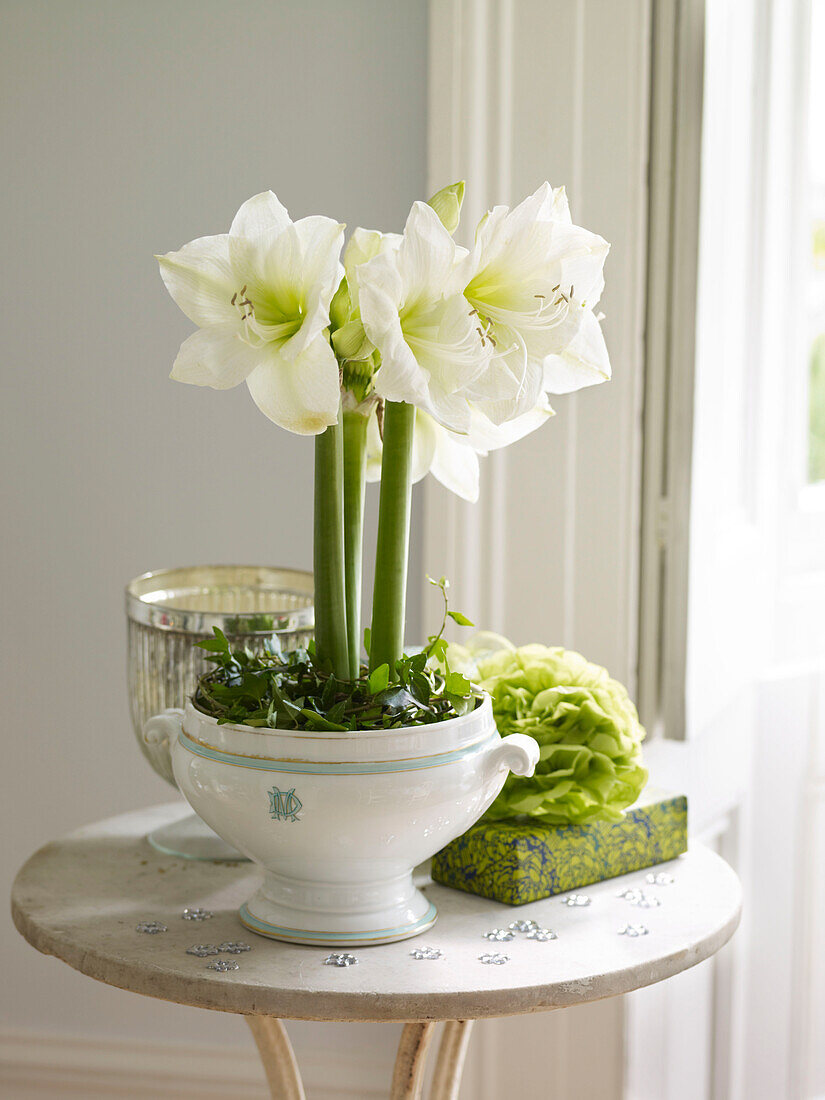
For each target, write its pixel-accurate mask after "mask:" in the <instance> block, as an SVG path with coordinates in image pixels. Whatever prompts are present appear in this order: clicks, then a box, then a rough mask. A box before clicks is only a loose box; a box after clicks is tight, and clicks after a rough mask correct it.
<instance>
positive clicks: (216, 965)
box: [206, 959, 240, 974]
mask: <svg viewBox="0 0 825 1100" xmlns="http://www.w3.org/2000/svg"><path fill="white" fill-rule="evenodd" d="M206 969H207V970H217V971H218V973H219V974H225V973H226V971H227V970H240V967H239V966H238V964H237V963H236V962H235V960H234V959H215V961H214V962H212V963H207V966H206Z"/></svg>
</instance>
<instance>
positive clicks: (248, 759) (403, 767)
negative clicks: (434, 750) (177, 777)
mask: <svg viewBox="0 0 825 1100" xmlns="http://www.w3.org/2000/svg"><path fill="white" fill-rule="evenodd" d="M493 740H498V733H493V734H491V736H490V737H487V738H485V739H484V740H483V741H476V742H475V743H474V744H472V745H467V746H466V747H465V748H463V749H456V751H455V752H443V753H440V754H439V755H437V756H420V757H416V758H414V759H412V760H377V761H369V760H365V761H352V762H348V763H335V764H324V763H320V762H318V763H315V762H311V761H303V760H265V759H262V758H261V757H258V756H239V755H237V754H236V753H233V752H223V751H222V750H221V749H213V748H212V747H211V746H210V745H202V744H201V743H200V741H193V740H192V738H191V737H188V736H187V735H186V734H185V733H184V732H183V730H181V732H180V743H181V745H182V746H183V747H184V748H185V749H188V750H189V752H192V753H195V755H196V756H204V757H206V759H207V760H217V761H219V762H220V763H222V764H233V765H235V767H238V768H253V769H255V770H256V771H264V772H302V773H304V774H307V775H375V774H377V773H379V772H409V771H419V770H421V769H422V768H437V767H439V766H440V765H441V764H451V763H452V762H453V761H454V760H461V759H462V758H463V757H465V756H469V755H470V754H471V753H476V752H479V751H481V749H484V748H487V746H488V745H489V743H490V741H493Z"/></svg>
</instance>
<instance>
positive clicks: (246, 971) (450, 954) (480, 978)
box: [12, 803, 741, 1100]
mask: <svg viewBox="0 0 825 1100" xmlns="http://www.w3.org/2000/svg"><path fill="white" fill-rule="evenodd" d="M186 812H187V808H186V807H185V806H184V805H182V804H180V803H175V804H174V805H170V806H157V807H153V808H151V809H148V810H142V811H139V812H134V813H128V814H123V815H122V816H120V817H114V818H110V819H109V820H108V821H102V822H99V823H97V824H95V825H90V826H87V827H86V828H83V829H79V830H77V831H76V832H74V833H70V834H69V835H68V836H66V837H64V838H63V839H61V840H57V841H54V842H53V843H51V844H47V845H46V846H45V847H44V848H41V849H40V851H39V852H36V853H35V854H34V855H33V856H32V857H31V859H29V861H28V862H27V863H26V864H25V865H24V866H23V868H22V869H21V871H20V873H19V874H18V876H17V879H16V881H15V884H14V888H13V892H12V911H13V915H14V921H15V924H16V926H17V928H18V930H19V931H20V933H21V934H22V935H23V936H24V937H25V938H26V939H27V940H28V941H29V943H31V944H32V946H33V947H36V948H37V950H38V951H42V952H44V953H45V954H48V955H55V956H57V958H59V959H62V960H63V961H64V962H66V963H68V964H69V965H70V966H72V967H74V968H75V969H76V970H79V971H81V973H83V974H88V975H89V976H90V977H93V978H97V979H98V980H99V981H103V982H107V983H108V984H109V985H114V986H118V987H119V988H121V989H128V990H132V991H133V992H135V993H143V994H146V995H147V996H150V997H160V998H162V999H164V1000H167V1001H175V1002H177V1003H178V1004H186V1005H195V1006H197V1007H198V1008H209V1009H216V1010H219V1011H223V1012H236V1013H240V1014H242V1015H243V1016H245V1017H246V1020H247V1022H248V1024H249V1026H250V1028H251V1029H252V1033H253V1035H254V1037H255V1041H256V1043H257V1045H258V1050H259V1051H260V1054H261V1058H262V1060H263V1064H264V1068H265V1070H266V1075H267V1079H268V1081H269V1085H270V1088H271V1090H272V1095H273V1097H277V1098H278V1100H303V1098H304V1090H303V1086H302V1084H301V1077H300V1073H299V1071H298V1067H297V1065H296V1062H295V1058H294V1056H293V1053H292V1048H291V1046H290V1043H289V1039H288V1037H287V1034H286V1030H285V1028H284V1025H283V1023H282V1020H284V1019H298V1020H347V1021H402V1022H403V1023H404V1024H405V1025H406V1026H405V1027H404V1030H403V1033H402V1037H401V1042H400V1045H399V1050H398V1056H397V1059H396V1063H395V1071H394V1075H393V1080H392V1085H391V1090H390V1096H391V1098H392V1100H415V1098H416V1097H417V1096H419V1094H420V1090H421V1087H422V1081H423V1075H424V1065H425V1057H426V1053H427V1048H428V1046H429V1044H430V1042H431V1040H432V1038H433V1034H434V1029H435V1026H436V1023H437V1022H438V1021H445V1022H446V1024H445V1027H444V1029H443V1031H442V1036H441V1042H440V1046H439V1050H438V1054H437V1058H436V1065H435V1070H434V1075H433V1078H432V1088H431V1092H430V1097H431V1100H456V1097H457V1096H458V1088H459V1082H460V1078H461V1070H462V1066H463V1062H464V1054H465V1051H466V1047H467V1042H468V1039H469V1033H470V1028H471V1026H472V1021H473V1020H476V1019H480V1018H483V1017H489V1016H508V1015H518V1014H520V1013H527V1012H541V1011H545V1010H549V1009H556V1008H566V1007H567V1006H569V1005H574V1004H582V1003H584V1002H586V1001H595V1000H599V999H600V998H602V997H613V996H617V995H618V994H620V993H627V992H629V991H630V990H633V989H638V988H640V987H641V986H645V985H651V984H652V983H653V982H658V981H661V980H662V979H664V978H668V977H670V976H671V975H673V974H676V973H678V972H679V971H681V970H686V969H687V968H688V967H691V966H694V965H695V964H696V963H699V962H701V961H702V960H703V959H706V958H707V957H708V956H709V955H712V954H713V953H714V952H715V951H718V950H719V948H720V947H721V946H722V945H723V944H724V943H725V942H726V941H727V940H728V939H729V938H730V936H731V935H732V934H733V932H734V930H735V928H736V926H737V924H738V922H739V913H740V907H741V892H740V887H739V881H738V879H737V877H736V875H735V874H734V872H733V871H732V870H731V869H730V867H728V865H727V864H726V863H725V862H724V861H723V860H722V859H720V857H719V856H717V855H715V854H714V853H713V852H711V851H709V850H708V849H706V848H703V847H701V846H699V845H696V846H694V847H692V848H691V850H690V852H689V853H688V854H687V855H685V856H682V857H680V858H679V859H677V860H673V861H672V862H671V863H668V864H662V865H661V866H658V867H655V868H651V869H650V871H640V872H636V873H635V874H632V875H626V876H624V877H623V878H618V879H611V880H609V881H608V882H602V883H599V884H597V885H595V886H589V887H587V888H585V889H582V890H581V892H580V895H579V896H578V897H577V899H576V902H575V903H574V902H573V900H572V899H570V903H569V904H568V903H567V902H566V901H565V900H563V899H562V898H558V897H556V898H546V899H545V900H543V901H538V902H534V903H531V904H529V905H523V906H519V907H517V908H513V907H510V906H507V905H501V904H499V903H498V902H494V901H488V900H486V899H484V898H478V897H475V896H474V895H472V894H464V893H461V892H459V891H456V890H449V889H446V888H444V887H441V886H438V885H435V884H432V883H430V884H429V885H427V886H425V887H424V889H425V892H426V894H427V895H428V897H430V898H431V900H432V901H434V902H435V904H436V906H437V907H438V912H439V917H438V921H437V923H436V925H435V927H434V928H432V929H431V930H430V931H429V932H427V933H426V934H425V935H424V936H422V937H419V938H418V939H413V940H406V941H404V942H401V943H394V944H387V945H383V946H380V947H367V948H358V949H357V951H356V952H355V955H356V957H357V963H354V964H351V965H346V966H344V965H335V964H332V963H329V964H328V963H327V962H326V960H327V958H328V956H329V952H328V951H327V950H325V949H323V948H316V947H301V946H296V945H292V944H286V943H276V942H275V941H272V940H267V939H263V938H259V937H257V936H255V935H254V934H252V933H249V932H248V931H247V930H246V929H244V927H243V926H242V925H241V923H240V920H239V919H238V913H237V910H238V906H239V905H240V904H241V902H242V901H244V900H245V899H246V898H247V897H248V896H249V894H250V893H251V892H252V890H253V889H254V886H255V879H256V872H255V870H254V868H253V867H252V866H251V865H250V864H249V863H237V864H233V863H203V862H187V861H185V860H180V859H175V858H173V857H171V856H165V855H162V854H161V853H159V852H157V851H155V850H154V849H153V848H152V847H150V845H149V844H148V843H147V841H146V839H145V838H146V834H147V832H149V831H151V830H152V829H155V828H158V827H160V826H163V825H164V824H169V823H171V822H173V821H174V820H176V818H177V817H180V816H183V815H184V814H185V813H186ZM648 875H650V876H651V877H652V880H653V881H649V880H648ZM657 876H658V880H657ZM671 879H672V881H670V880H671ZM626 890H635V891H636V894H632V893H631V894H630V895H629V896H628V897H622V896H620V894H621V893H622V892H624V891H626ZM639 892H641V893H642V894H643V898H642V899H641V901H642V905H639V904H638V901H639V900H640V899H639ZM634 900H635V901H636V902H637V904H635V905H634V904H633V902H634ZM657 902H658V904H657ZM184 910H186V911H187V914H186V916H185V915H184ZM193 911H194V915H193ZM207 913H208V914H211V915H210V916H205V914H207ZM187 917H188V918H189V919H186V918H187ZM198 918H201V919H198ZM531 921H533V922H535V924H536V925H537V926H538V928H539V929H546V930H549V931H550V932H552V933H555V938H551V937H550V936H545V937H538V938H537V937H535V936H534V937H532V938H531V936H530V933H529V930H528V931H514V933H513V938H512V939H488V938H486V937H485V933H488V932H491V931H492V930H493V929H500V930H503V932H504V933H505V934H508V935H509V931H510V930H509V927H508V926H509V925H510V924H511V923H513V922H525V924H527V923H529V922H531ZM152 922H156V924H153V923H152ZM139 926H140V927H143V928H147V927H148V928H150V929H151V928H153V927H159V928H160V929H163V931H160V930H159V931H156V932H154V933H153V932H141V931H138V927H139ZM239 943H240V944H241V945H243V944H247V945H249V947H250V948H251V950H248V951H247V950H243V949H242V946H241V947H240V948H239V947H237V946H235V945H237V944H239ZM199 944H208V945H213V946H214V947H221V946H223V947H224V950H222V951H221V952H220V953H219V954H209V955H206V954H205V955H202V956H198V955H193V954H190V953H188V949H189V948H191V947H193V946H194V945H199ZM227 947H228V948H230V950H227V949H226V948H227ZM424 947H428V948H432V949H433V950H432V951H431V952H430V954H431V955H434V956H435V957H428V958H416V957H415V953H416V952H417V951H419V950H420V949H421V948H424ZM232 950H235V951H237V952H238V953H232ZM491 955H492V956H506V959H507V961H506V962H495V961H492V962H489V961H488V962H482V961H481V957H482V956H491ZM216 963H217V964H219V966H218V969H213V967H214V966H215V965H216ZM235 964H236V966H237V969H236V968H235Z"/></svg>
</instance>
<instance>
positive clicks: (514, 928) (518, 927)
mask: <svg viewBox="0 0 825 1100" xmlns="http://www.w3.org/2000/svg"><path fill="white" fill-rule="evenodd" d="M507 927H508V928H509V929H510V931H511V932H534V931H535V930H536V929H537V928H538V924H537V923H536V921H534V920H514V921H510V923H509V925H508V926H507Z"/></svg>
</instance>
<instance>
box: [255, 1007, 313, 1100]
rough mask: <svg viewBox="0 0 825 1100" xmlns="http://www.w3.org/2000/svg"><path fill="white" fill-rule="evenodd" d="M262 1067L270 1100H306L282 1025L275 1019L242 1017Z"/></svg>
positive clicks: (296, 1065) (296, 1064)
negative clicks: (254, 1044) (253, 1039)
mask: <svg viewBox="0 0 825 1100" xmlns="http://www.w3.org/2000/svg"><path fill="white" fill-rule="evenodd" d="M244 1019H245V1020H246V1022H247V1023H248V1024H249V1028H250V1030H251V1032H252V1034H253V1036H254V1037H255V1042H256V1044H257V1047H258V1053H259V1054H260V1056H261V1061H262V1062H263V1064H264V1071H265V1072H266V1079H267V1082H268V1084H269V1089H270V1092H271V1093H272V1100H306V1094H305V1093H304V1086H303V1083H302V1081H301V1073H300V1071H299V1069H298V1063H297V1062H296V1061H295V1055H294V1053H293V1051H292V1044H291V1043H290V1041H289V1036H288V1035H287V1033H286V1028H285V1027H284V1025H283V1023H282V1022H281V1021H280V1020H278V1019H276V1017H275V1016H245V1017H244Z"/></svg>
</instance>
